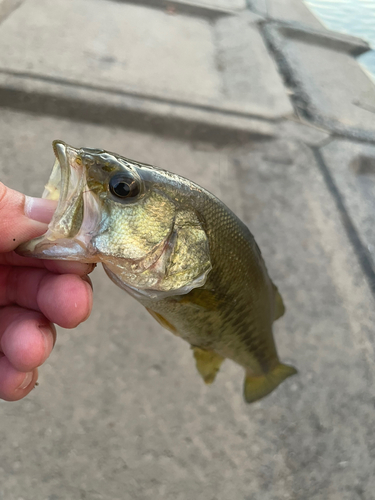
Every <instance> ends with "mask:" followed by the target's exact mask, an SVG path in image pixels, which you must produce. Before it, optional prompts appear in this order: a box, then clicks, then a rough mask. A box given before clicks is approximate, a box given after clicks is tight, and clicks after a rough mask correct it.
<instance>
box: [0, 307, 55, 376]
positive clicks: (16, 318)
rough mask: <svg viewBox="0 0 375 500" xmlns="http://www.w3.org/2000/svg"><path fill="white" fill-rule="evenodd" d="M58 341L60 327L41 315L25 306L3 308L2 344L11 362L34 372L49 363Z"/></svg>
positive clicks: (1, 316) (19, 368) (0, 325)
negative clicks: (57, 333)
mask: <svg viewBox="0 0 375 500" xmlns="http://www.w3.org/2000/svg"><path fill="white" fill-rule="evenodd" d="M55 340H56V329H55V327H54V326H53V325H51V323H50V322H49V321H48V320H47V319H46V318H45V317H44V316H43V315H42V314H41V313H38V312H35V311H29V310H27V309H22V308H21V307H4V308H2V309H1V310H0V346H1V351H2V352H3V353H4V354H5V356H6V357H7V358H8V360H9V362H10V364H11V365H12V366H13V367H14V368H15V369H16V370H18V371H20V372H31V371H32V370H34V368H36V367H38V366H40V365H41V364H43V363H44V362H45V360H46V359H47V358H48V356H49V355H50V354H51V351H52V349H53V346H54V344H55Z"/></svg>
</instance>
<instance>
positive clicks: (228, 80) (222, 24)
mask: <svg viewBox="0 0 375 500" xmlns="http://www.w3.org/2000/svg"><path fill="white" fill-rule="evenodd" d="M215 35H216V43H217V65H218V69H219V71H221V72H222V88H223V94H224V96H226V98H229V99H230V100H231V101H235V100H236V101H242V102H244V103H255V102H257V103H258V106H260V107H262V108H264V109H267V110H269V112H270V111H271V110H283V111H282V113H283V114H284V115H293V114H294V110H293V107H292V105H291V103H290V100H289V98H288V96H287V93H286V91H285V89H284V86H283V83H282V79H281V77H280V74H279V72H278V70H277V67H276V63H275V62H274V61H273V60H272V59H271V57H270V54H269V53H268V50H267V48H266V46H265V44H264V41H263V38H262V36H261V34H260V31H259V27H258V25H257V23H256V22H253V18H252V17H251V16H247V15H244V14H243V15H241V16H231V17H224V18H221V19H218V20H217V22H216V24H215ZM265 82H267V85H265ZM263 116H264V115H263Z"/></svg>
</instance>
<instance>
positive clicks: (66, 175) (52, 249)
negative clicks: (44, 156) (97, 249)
mask: <svg viewBox="0 0 375 500" xmlns="http://www.w3.org/2000/svg"><path fill="white" fill-rule="evenodd" d="M53 150H54V153H55V156H56V161H55V164H54V166H53V168H52V172H51V175H50V178H49V180H48V182H47V184H46V186H45V189H44V192H43V195H42V198H44V199H49V200H55V201H57V202H58V204H57V208H56V210H55V213H54V215H53V217H52V220H51V222H50V223H49V225H48V230H47V232H46V233H45V234H44V235H42V236H40V237H38V238H34V239H33V240H30V241H28V242H27V243H24V244H22V245H20V246H19V247H18V248H17V253H19V254H21V255H24V256H28V257H36V258H40V259H64V260H77V261H81V262H96V259H95V258H94V256H93V253H94V252H93V249H92V248H90V246H91V245H90V240H91V238H92V236H93V234H94V233H95V230H96V229H97V227H98V225H99V206H98V200H97V198H96V196H95V195H94V194H93V193H92V192H91V191H90V190H89V188H88V187H87V174H86V169H85V167H84V166H83V165H82V160H81V158H80V155H79V151H78V150H77V149H75V148H72V147H70V146H68V145H67V144H65V143H64V142H62V141H54V142H53Z"/></svg>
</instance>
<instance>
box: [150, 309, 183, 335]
mask: <svg viewBox="0 0 375 500" xmlns="http://www.w3.org/2000/svg"><path fill="white" fill-rule="evenodd" d="M146 311H147V312H149V313H150V314H151V316H152V317H153V318H154V319H156V321H157V322H158V323H159V325H160V326H162V327H163V328H165V329H166V330H169V331H170V332H172V333H173V335H177V336H179V335H178V332H177V329H176V328H175V327H174V326H173V325H172V324H171V323H170V322H169V321H168V320H166V319H165V318H164V316H162V315H161V314H159V313H157V312H155V311H153V310H152V309H149V308H148V307H146Z"/></svg>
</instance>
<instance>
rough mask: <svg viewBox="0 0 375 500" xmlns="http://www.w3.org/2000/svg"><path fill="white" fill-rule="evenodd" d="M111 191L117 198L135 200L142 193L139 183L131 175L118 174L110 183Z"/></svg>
mask: <svg viewBox="0 0 375 500" xmlns="http://www.w3.org/2000/svg"><path fill="white" fill-rule="evenodd" d="M109 190H110V191H111V193H112V194H113V196H115V197H116V198H120V199H125V198H134V197H135V196H138V194H139V192H140V187H139V183H138V182H137V181H136V180H135V179H134V178H133V177H130V175H126V174H117V175H114V176H113V177H112V178H111V180H110V181H109Z"/></svg>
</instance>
